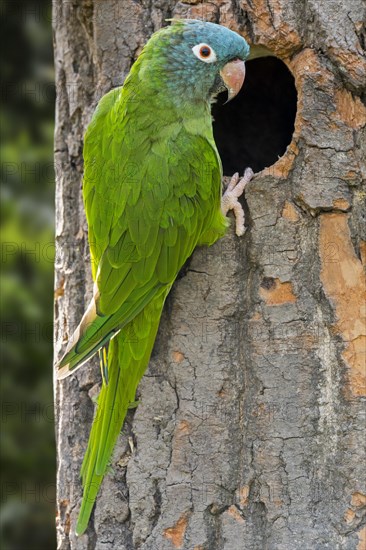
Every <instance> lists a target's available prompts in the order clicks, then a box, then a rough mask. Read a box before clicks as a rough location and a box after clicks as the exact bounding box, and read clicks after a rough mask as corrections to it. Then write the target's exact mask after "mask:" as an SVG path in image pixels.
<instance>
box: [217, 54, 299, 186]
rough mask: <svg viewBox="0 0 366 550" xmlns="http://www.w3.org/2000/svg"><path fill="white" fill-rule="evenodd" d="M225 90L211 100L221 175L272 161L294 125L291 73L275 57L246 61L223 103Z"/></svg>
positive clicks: (294, 93) (283, 147) (259, 167)
mask: <svg viewBox="0 0 366 550" xmlns="http://www.w3.org/2000/svg"><path fill="white" fill-rule="evenodd" d="M226 96H227V94H226V92H225V93H222V94H220V95H219V96H218V98H217V102H216V103H214V104H213V106H212V114H213V117H214V124H213V128H214V136H215V141H216V145H217V148H218V150H219V153H220V157H221V160H222V164H223V171H224V174H225V175H226V176H231V175H232V174H233V173H234V172H239V173H240V174H242V173H243V172H244V169H245V168H247V167H248V166H250V167H251V168H252V169H253V170H254V172H260V171H261V170H263V169H264V168H266V167H268V166H271V165H272V164H274V163H275V162H276V161H277V160H278V159H279V158H280V157H281V156H282V155H283V154H284V153H285V151H286V148H287V146H288V145H289V143H290V142H291V140H292V135H293V132H294V126H295V117H296V108H297V91H296V87H295V79H294V77H293V75H292V74H291V72H290V71H289V69H288V68H287V66H286V65H285V63H283V61H281V60H280V59H278V58H277V57H264V58H259V59H253V60H251V61H248V62H247V63H246V78H245V81H244V85H243V87H242V89H241V91H240V92H239V94H238V95H237V96H236V98H234V99H233V100H232V101H231V102H230V103H228V104H227V105H223V104H224V103H225V101H226Z"/></svg>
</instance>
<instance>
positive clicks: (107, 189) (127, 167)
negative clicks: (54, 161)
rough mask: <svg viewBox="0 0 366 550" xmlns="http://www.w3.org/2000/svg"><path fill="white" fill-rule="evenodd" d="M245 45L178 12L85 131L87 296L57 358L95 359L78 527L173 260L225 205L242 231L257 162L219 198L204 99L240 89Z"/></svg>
mask: <svg viewBox="0 0 366 550" xmlns="http://www.w3.org/2000/svg"><path fill="white" fill-rule="evenodd" d="M248 55H249V46H248V44H247V42H246V41H245V40H244V38H242V37H241V36H239V35H238V34H237V33H235V32H233V31H230V30H229V29H227V28H225V27H222V26H220V25H216V24H213V23H206V22H202V21H196V20H184V21H181V20H173V21H172V24H171V26H169V27H166V28H163V29H161V30H160V31H158V32H156V33H155V34H154V35H153V36H152V37H151V38H150V40H149V41H148V43H147V44H146V46H145V47H144V48H143V50H142V52H141V54H140V56H139V57H138V59H137V61H136V62H135V63H134V65H133V66H132V69H131V72H130V73H129V75H128V77H127V78H126V81H125V83H124V85H123V87H120V88H117V89H113V90H111V91H110V92H109V93H107V94H106V95H105V96H104V97H103V98H102V99H101V101H100V102H99V104H98V107H97V109H96V111H95V113H94V116H93V118H92V121H91V123H90V124H89V127H88V129H87V131H86V134H85V141H84V161H85V170H84V180H83V197H84V204H85V210H86V216H87V221H88V228H89V245H90V252H91V260H92V273H93V278H94V295H93V299H92V300H91V302H90V304H89V306H88V308H87V310H86V312H85V314H84V316H83V318H82V320H81V322H80V325H79V326H78V328H77V329H76V331H75V333H74V334H73V336H72V338H71V340H70V342H69V344H68V346H67V349H66V353H65V355H64V356H63V358H62V359H61V361H60V362H59V363H58V365H57V367H58V378H59V379H62V378H65V377H66V376H68V375H69V374H71V373H73V372H75V370H76V369H77V368H79V367H80V366H81V365H82V364H84V363H85V362H86V361H87V360H88V359H89V358H90V357H92V356H93V355H94V354H95V353H97V352H99V357H100V363H101V370H102V389H101V392H100V394H99V396H98V400H97V410H96V414H95V418H94V422H93V426H92V429H91V433H90V438H89V443H88V447H87V451H86V454H85V457H84V461H83V465H82V469H81V478H82V484H83V490H84V492H83V500H82V504H81V509H80V513H79V518H78V522H77V526H76V533H77V534H78V535H81V534H82V533H83V532H84V531H85V530H86V528H87V525H88V522H89V518H90V514H91V511H92V508H93V505H94V502H95V499H96V497H97V493H98V490H99V487H100V485H101V483H102V480H103V477H104V475H105V473H106V471H107V469H108V466H109V462H110V459H111V455H112V452H113V449H114V446H115V443H116V440H117V437H118V435H119V433H120V431H121V428H122V425H123V422H124V419H125V416H126V413H127V411H128V408H129V407H131V406H133V403H134V400H135V393H136V388H137V385H138V383H139V381H140V379H141V377H142V376H143V374H144V372H145V370H146V367H147V365H148V361H149V358H150V354H151V351H152V348H153V344H154V341H155V337H156V333H157V329H158V325H159V320H160V316H161V312H162V309H163V305H164V301H165V299H166V297H167V294H168V292H169V291H170V289H171V287H172V284H173V282H174V280H175V278H176V277H177V275H178V273H179V270H180V269H181V267H182V266H183V264H184V263H185V261H186V260H187V258H189V256H190V255H191V254H192V252H193V250H194V249H195V247H196V246H197V245H210V244H212V243H214V242H215V241H216V240H217V239H219V238H220V237H222V236H223V235H224V234H225V231H226V229H227V227H228V220H227V218H226V213H227V211H228V210H229V209H233V210H234V213H235V214H236V233H237V234H238V235H241V234H243V232H244V214H243V211H242V208H241V206H240V203H239V201H238V197H239V196H240V195H241V194H242V192H243V190H244V187H245V185H246V184H247V183H248V181H249V180H250V179H251V177H252V175H253V173H252V171H251V170H250V169H247V170H246V172H245V174H244V177H243V178H241V179H240V178H239V176H238V174H235V176H233V178H232V180H231V182H230V184H229V186H228V188H227V190H226V192H225V194H224V196H223V197H221V193H222V187H221V179H222V167H221V161H220V157H219V154H218V151H217V149H216V146H215V142H214V138H213V131H212V117H211V109H210V104H211V103H212V101H213V99H214V97H215V96H216V95H217V94H218V93H219V92H221V91H223V90H225V89H227V90H228V99H231V98H232V97H234V96H235V95H236V94H237V93H238V92H239V90H240V88H241V86H242V84H243V81H244V76H245V66H244V61H245V60H246V59H247V57H248ZM221 199H222V200H221Z"/></svg>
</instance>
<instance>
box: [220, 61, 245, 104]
mask: <svg viewBox="0 0 366 550" xmlns="http://www.w3.org/2000/svg"><path fill="white" fill-rule="evenodd" d="M220 75H221V78H222V80H223V81H224V83H225V86H226V88H227V91H228V96H227V101H230V100H231V99H233V97H235V96H236V95H237V94H238V93H239V92H240V89H241V87H242V85H243V82H244V78H245V64H244V61H242V60H241V59H234V61H230V62H229V63H226V65H225V66H224V68H223V69H222V71H220Z"/></svg>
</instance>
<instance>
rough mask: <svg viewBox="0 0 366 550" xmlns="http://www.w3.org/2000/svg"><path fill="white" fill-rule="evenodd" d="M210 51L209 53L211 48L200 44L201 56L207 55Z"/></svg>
mask: <svg viewBox="0 0 366 550" xmlns="http://www.w3.org/2000/svg"><path fill="white" fill-rule="evenodd" d="M210 53H211V48H209V47H208V46H201V48H200V54H201V57H208V56H209V55H210Z"/></svg>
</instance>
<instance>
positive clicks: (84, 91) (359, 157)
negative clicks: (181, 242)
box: [54, 0, 366, 550]
mask: <svg viewBox="0 0 366 550" xmlns="http://www.w3.org/2000/svg"><path fill="white" fill-rule="evenodd" d="M182 16H183V17H203V18H205V19H207V20H211V21H215V22H221V23H222V24H224V25H227V26H230V27H231V28H232V29H234V30H237V31H238V32H240V33H242V34H243V36H245V37H246V38H247V39H248V40H249V42H250V43H256V44H262V45H264V46H266V47H268V48H269V49H270V50H271V51H272V52H274V53H275V54H276V55H277V56H278V57H279V58H281V59H282V60H283V61H284V62H285V63H286V64H287V66H288V67H289V69H290V70H291V71H292V73H293V75H294V77H295V82H296V87H297V92H298V112H297V117H296V125H295V132H294V136H293V140H292V142H291V144H290V146H289V147H288V149H287V152H286V153H285V155H284V156H283V157H282V158H281V159H279V160H278V162H277V163H276V164H275V165H273V166H271V167H270V168H269V169H266V170H264V171H262V172H261V173H259V174H257V175H256V177H255V179H254V180H253V181H252V183H251V184H250V186H249V188H248V190H247V193H246V202H247V206H248V212H249V216H250V217H249V228H248V231H247V233H246V235H245V236H244V237H243V238H241V239H238V238H237V237H236V236H235V235H234V233H233V231H231V232H230V233H229V235H228V236H227V237H226V238H225V239H223V240H221V241H220V242H218V243H217V244H216V245H215V246H214V247H212V248H210V249H202V250H197V251H196V252H195V253H194V256H193V259H192V262H191V264H190V267H189V269H188V270H187V271H186V273H185V274H184V275H183V276H182V277H181V278H180V280H179V281H177V283H176V284H175V286H174V289H173V291H172V292H171V295H170V297H169V299H168V302H167V304H166V308H165V312H164V315H163V319H162V323H161V327H160V330H159V335H158V339H157V342H156V346H155V350H154V353H153V358H152V360H151V363H150V366H149V369H148V372H147V374H146V376H145V377H144V379H143V380H142V382H141V384H140V387H139V396H140V399H141V404H140V405H139V407H138V408H137V409H136V411H131V413H130V414H129V417H128V420H127V423H126V425H125V427H124V430H123V433H122V435H121V437H120V440H119V443H118V445H117V448H116V451H115V453H114V458H113V471H111V473H110V474H109V475H107V477H106V479H105V481H104V484H103V487H102V490H101V493H100V495H99V497H98V501H97V505H96V508H95V513H94V516H93V521H92V522H91V526H90V528H89V530H88V532H87V534H86V535H84V536H82V537H80V538H77V537H76V536H75V534H74V527H75V521H76V517H77V512H78V508H79V505H80V497H81V486H80V482H79V471H80V465H81V461H82V457H83V454H84V451H85V448H86V444H87V438H88V432H89V428H90V425H91V420H92V415H93V409H94V405H93V402H92V397H93V396H94V395H95V394H96V392H97V389H98V387H99V384H100V374H99V368H96V364H95V363H93V362H91V364H90V366H88V367H86V368H84V369H82V370H80V371H79V372H78V373H77V375H75V376H73V377H71V378H69V379H67V380H65V381H63V382H62V383H57V384H56V386H55V399H56V413H57V442H58V464H59V466H58V505H57V508H58V519H57V524H58V537H59V539H58V545H59V548H61V549H69V548H70V549H93V548H96V549H112V548H114V549H116V548H117V549H119V550H122V549H126V550H131V549H134V548H141V549H144V550H147V549H151V550H158V549H159V550H163V549H167V550H168V549H174V548H183V549H187V550H192V549H195V550H215V549H216V550H219V549H220V550H221V549H225V550H229V549H230V550H241V549H245V550H251V549H253V550H254V549H256V550H257V549H258V550H260V549H265V548H268V549H284V550H289V549H298V548H300V547H302V548H304V549H309V550H310V549H324V548H328V549H332V550H334V549H338V548H342V549H353V550H355V549H358V550H361V549H363V548H365V546H364V545H365V544H366V528H365V516H364V515H363V513H364V508H365V503H366V495H365V494H366V491H365V486H364V481H363V480H364V474H363V460H364V458H365V455H364V451H363V445H362V441H363V439H362V431H363V429H364V423H363V416H362V415H363V412H364V411H363V408H362V405H363V403H364V397H365V372H364V370H363V369H364V366H363V365H364V363H363V361H364V351H365V331H364V326H363V324H362V323H363V321H364V315H365V310H364V309H362V307H363V298H362V293H363V291H364V281H363V263H364V261H365V257H366V248H365V234H364V230H365V226H364V221H365V220H364V217H365V211H364V206H363V202H364V200H365V188H364V187H362V181H363V180H362V176H364V175H365V174H364V173H362V170H363V169H364V165H363V162H362V161H364V159H365V143H366V136H365V124H366V109H365V106H364V103H363V102H362V99H363V101H365V96H363V98H362V94H363V93H364V88H363V87H364V85H365V78H366V67H365V57H364V54H363V52H362V47H364V46H365V29H364V27H362V0H303V1H302V2H299V1H298V0H243V1H241V2H240V1H238V2H231V1H230V0H222V1H221V0H216V1H215V2H208V3H206V4H198V3H197V2H196V1H195V0H187V2H186V3H181V2H178V3H176V2H174V1H172V0H160V1H159V2H156V3H154V2H147V1H146V2H145V0H141V1H138V2H136V1H134V0H123V1H118V0H100V1H98V0H54V30H55V63H56V74H57V118H56V142H55V158H56V171H57V193H56V203H57V224H56V228H57V229H56V241H57V261H56V317H55V323H56V334H55V341H56V355H57V356H59V354H60V352H61V347H62V345H63V344H64V342H65V340H66V339H67V337H68V336H69V335H70V333H72V331H73V329H74V328H75V326H76V324H77V323H78V321H79V320H80V317H81V314H82V312H83V310H84V305H85V303H86V302H87V301H88V299H89V297H90V292H91V275H90V270H89V259H88V247H87V227H86V222H85V217H84V213H83V207H82V200H81V179H82V171H83V163H82V154H81V151H82V140H83V133H84V130H85V128H86V125H87V124H88V122H89V120H90V117H91V114H92V112H93V110H94V108H95V105H96V103H97V101H98V100H99V98H100V97H101V96H102V95H103V94H104V93H105V92H107V91H108V90H109V89H111V88H112V87H113V86H116V85H119V84H121V83H123V80H124V78H125V76H126V75H127V73H128V71H129V68H130V66H131V63H132V62H133V60H134V59H135V58H136V56H137V55H138V53H139V51H140V50H141V47H142V46H143V44H144V43H145V42H146V41H147V39H148V38H149V36H150V35H151V33H152V32H153V31H155V30H157V29H158V28H159V27H161V26H162V25H163V22H164V19H166V18H167V17H182ZM362 147H363V152H362ZM362 238H363V239H364V240H363V241H362Z"/></svg>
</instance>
